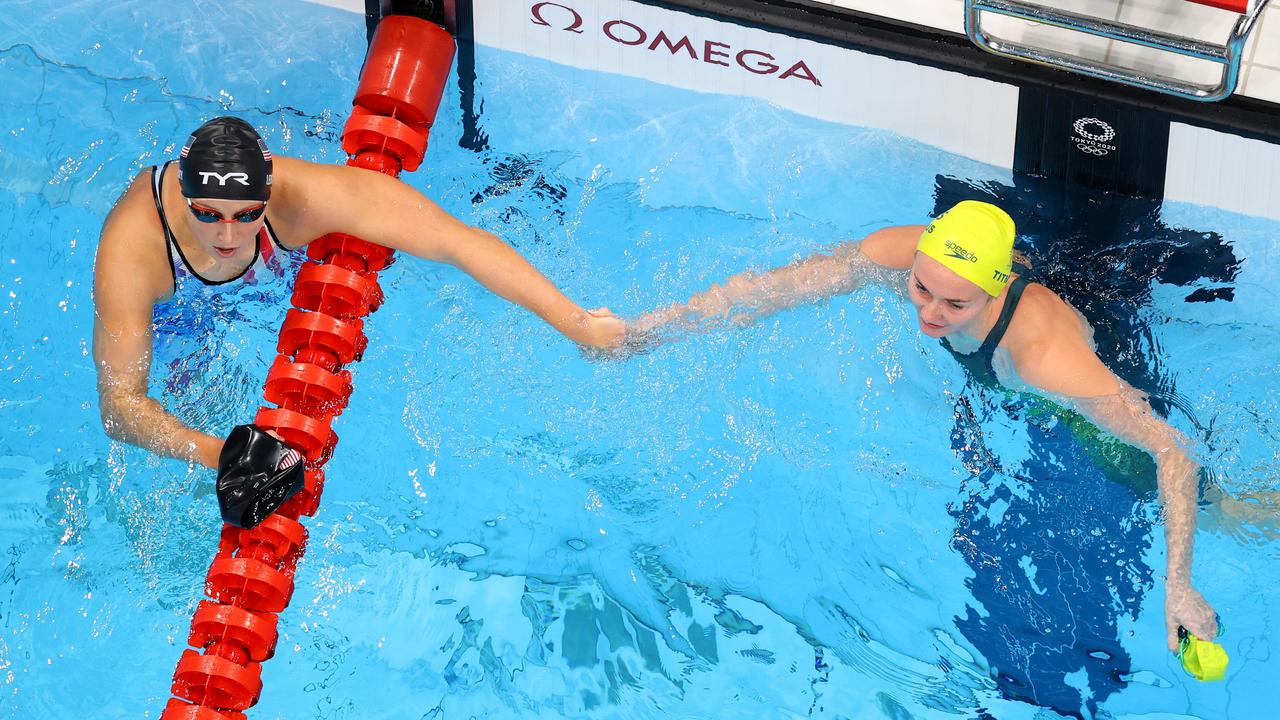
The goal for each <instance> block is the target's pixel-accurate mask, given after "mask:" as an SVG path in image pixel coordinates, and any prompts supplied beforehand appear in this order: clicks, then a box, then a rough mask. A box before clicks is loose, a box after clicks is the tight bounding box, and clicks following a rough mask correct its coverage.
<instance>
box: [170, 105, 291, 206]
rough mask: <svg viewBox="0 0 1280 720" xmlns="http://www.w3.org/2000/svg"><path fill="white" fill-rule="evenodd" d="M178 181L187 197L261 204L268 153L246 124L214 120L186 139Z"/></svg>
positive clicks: (267, 182)
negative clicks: (247, 201) (256, 201)
mask: <svg viewBox="0 0 1280 720" xmlns="http://www.w3.org/2000/svg"><path fill="white" fill-rule="evenodd" d="M178 181H179V182H180V183H182V194H183V195H184V196H186V197H189V198H217V199H219V200H262V201H264V202H265V201H266V200H267V199H268V198H270V197H271V151H269V150H267V144H266V143H264V142H263V141H262V137H261V136H259V135H258V132H257V131H256V130H254V129H253V127H251V126H250V125H249V123H247V122H245V121H243V120H241V119H240V118H234V117H230V116H223V117H217V118H214V119H212V120H210V121H209V122H207V123H205V124H203V125H201V126H200V127H199V128H198V129H196V131H195V132H193V133H191V137H190V138H187V144H186V145H184V146H183V148H182V157H181V159H179V161H178Z"/></svg>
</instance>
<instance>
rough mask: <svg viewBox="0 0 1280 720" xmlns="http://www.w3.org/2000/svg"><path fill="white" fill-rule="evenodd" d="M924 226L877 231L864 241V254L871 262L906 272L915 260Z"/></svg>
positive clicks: (898, 227) (900, 226) (897, 227)
mask: <svg viewBox="0 0 1280 720" xmlns="http://www.w3.org/2000/svg"><path fill="white" fill-rule="evenodd" d="M922 233H924V226H923V225H898V226H895V227H888V228H884V229H883V230H877V231H875V232H873V233H871V234H870V235H868V236H867V237H866V238H864V239H863V241H862V244H861V249H862V254H863V255H865V256H866V257H867V259H869V260H871V262H873V263H875V264H877V265H881V266H883V267H887V268H892V269H894V270H906V269H907V268H909V267H911V263H912V262H913V261H914V260H915V256H916V245H918V244H919V242H920V235H921V234H922Z"/></svg>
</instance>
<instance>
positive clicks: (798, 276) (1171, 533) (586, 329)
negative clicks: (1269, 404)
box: [93, 117, 1217, 650]
mask: <svg viewBox="0 0 1280 720" xmlns="http://www.w3.org/2000/svg"><path fill="white" fill-rule="evenodd" d="M329 233H345V234H348V235H353V236H356V237H359V238H362V239H364V240H367V241H369V242H373V243H377V244H379V245H383V246H386V247H388V248H391V249H393V250H397V251H401V252H404V253H407V254H410V255H413V256H416V257H419V258H422V259H424V260H430V261H435V262H442V263H447V264H449V265H453V266H454V267H457V268H458V269H460V270H462V271H463V272H465V273H467V274H468V275H470V276H471V277H473V278H474V279H475V280H476V281H477V282H479V283H480V284H481V285H483V286H484V287H485V288H487V289H488V290H489V291H491V292H492V293H494V294H496V295H498V296H500V297H502V298H504V299H506V300H508V301H510V302H513V303H515V304H518V305H520V306H521V307H524V308H526V309H527V310H529V311H530V312H532V313H534V314H535V315H537V316H538V317H540V318H542V319H543V320H544V321H545V322H547V323H548V324H550V325H551V326H552V327H554V328H555V329H556V330H557V331H559V332H560V333H561V334H562V335H564V336H565V337H567V338H568V339H570V340H572V341H573V342H575V343H577V344H579V345H580V346H583V347H586V348H595V349H599V350H602V351H605V353H606V354H607V355H610V356H614V357H622V356H625V355H626V354H627V353H628V352H630V351H634V350H636V349H640V348H647V347H652V346H653V345H654V344H656V343H659V342H670V341H674V340H677V339H678V338H679V337H680V336H681V335H682V334H684V333H687V332H690V331H699V330H705V329H708V328H714V327H717V326H719V325H722V324H725V323H730V324H745V323H749V322H752V321H754V320H755V319H758V318H761V317H764V316H767V315H770V314H772V313H776V312H780V311H784V310H786V309H789V308H793V307H797V306H799V305H803V304H808V303H818V302H821V301H823V300H825V299H827V298H830V297H833V296H836V295H841V294H846V293H853V292H857V291H858V290H859V289H860V288H862V287H865V286H868V285H871V284H875V283H880V284H889V285H890V286H892V287H894V288H895V289H897V290H898V291H899V292H900V293H901V294H902V295H904V296H905V301H907V302H910V303H911V304H912V305H913V306H914V307H915V309H916V315H917V320H918V324H919V330H920V332H921V333H922V334H923V335H925V336H926V337H930V338H938V339H939V340H940V341H941V343H942V344H943V346H944V347H945V348H946V349H947V350H948V351H949V352H951V353H952V354H954V355H955V356H956V357H957V359H958V360H959V361H960V362H961V363H962V364H964V366H965V367H966V369H967V370H968V371H969V372H970V373H971V374H972V375H973V376H974V377H975V379H977V380H979V381H980V382H984V383H989V384H992V385H1004V386H1007V387H1011V388H1014V389H1019V390H1027V391H1030V392H1034V393H1038V394H1041V395H1043V396H1045V397H1047V398H1049V399H1051V400H1055V401H1058V402H1062V403H1066V404H1070V405H1071V406H1072V407H1074V408H1075V409H1077V410H1079V411H1080V412H1081V413H1082V414H1083V415H1084V416H1085V417H1086V418H1088V419H1089V420H1090V421H1091V422H1093V423H1094V424H1095V425H1097V426H1098V427H1100V428H1101V429H1103V430H1106V431H1107V432H1109V433H1111V434H1113V435H1115V436H1116V437H1117V438H1119V439H1121V440H1122V441H1124V442H1126V443H1129V444H1130V445H1133V446H1134V447H1136V448H1139V449H1141V450H1143V451H1145V452H1148V453H1150V454H1151V455H1152V457H1153V458H1154V459H1155V463H1156V469H1157V485H1158V489H1159V497H1160V502H1161V504H1162V507H1163V512H1164V517H1165V537H1166V541H1167V546H1168V558H1167V568H1166V591H1167V592H1166V601H1165V612H1164V615H1165V626H1166V634H1167V638H1168V644H1169V648H1170V649H1171V650H1172V649H1175V648H1176V647H1177V644H1178V629H1179V628H1180V627H1183V628H1186V630H1188V631H1190V632H1191V633H1192V634H1193V635H1195V636H1197V637H1199V638H1204V639H1207V640H1212V639H1213V638H1214V637H1215V636H1216V634H1217V622H1216V619H1215V614H1214V611H1213V608H1212V607H1211V606H1210V605H1209V604H1208V602H1206V601H1205V599H1204V598H1203V596H1202V595H1201V594H1200V593H1199V592H1198V591H1197V590H1196V589H1195V588H1194V587H1193V585H1192V580H1191V558H1192V549H1193V542H1194V534H1195V512H1196V499H1197V491H1198V478H1199V474H1200V468H1199V466H1198V464H1197V463H1196V462H1195V461H1194V460H1193V459H1192V458H1191V456H1190V454H1189V452H1188V450H1187V443H1186V441H1185V439H1184V438H1183V437H1182V436H1181V435H1180V434H1179V433H1178V432H1177V431H1176V430H1174V429H1173V428H1172V427H1171V426H1170V425H1169V424H1168V423H1167V422H1165V421H1164V420H1163V419H1161V418H1160V417H1158V416H1157V415H1156V413H1155V412H1154V411H1153V410H1152V408H1151V406H1150V404H1149V403H1148V402H1147V400H1146V398H1145V397H1144V396H1143V395H1142V394H1141V393H1140V392H1138V391H1137V390H1135V389H1134V388H1132V387H1131V386H1129V385H1128V384H1126V383H1125V382H1124V381H1122V380H1121V379H1119V378H1118V377H1117V376H1116V375H1115V374H1114V373H1113V372H1112V371H1111V370H1110V369H1109V368H1108V367H1107V366H1106V365H1105V364H1104V363H1103V362H1102V360H1101V359H1099V357H1098V356H1097V354H1096V353H1095V352H1094V350H1093V347H1092V346H1091V341H1090V339H1091V336H1092V334H1091V331H1090V328H1089V326H1088V323H1087V322H1086V321H1085V319H1084V318H1083V317H1082V316H1081V315H1080V313H1078V312H1077V311H1076V310H1075V309H1074V308H1073V307H1071V305H1070V304H1068V303H1067V302H1066V301H1064V300H1063V299H1062V298H1061V297H1059V296H1058V295H1057V294H1056V293H1054V292H1053V291H1052V290H1050V289H1049V288H1047V287H1045V286H1043V285H1040V284H1037V283H1034V282H1031V281H1029V280H1028V278H1027V277H1026V274H1025V272H1022V271H1020V268H1018V267H1015V266H1014V263H1013V261H1014V240H1015V237H1016V231H1015V227H1014V221H1013V219H1012V218H1011V217H1010V216H1009V215H1008V214H1007V213H1006V212H1005V211H1004V210H1002V209H1000V208H998V207H996V206H994V205H991V204H988V203H983V202H978V201H965V202H961V203H959V204H958V205H956V206H955V207H953V208H951V209H950V210H948V211H947V212H946V213H944V214H942V215H941V216H939V217H938V218H936V219H935V220H934V221H933V222H932V223H930V224H927V225H905V226H897V227H889V228H885V229H882V230H878V231H876V232H874V233H872V234H870V235H869V236H867V237H866V238H864V239H862V240H860V241H850V242H844V243H841V244H838V245H836V246H835V247H833V248H832V249H831V250H830V251H829V252H826V253H819V254H815V255H813V256H811V257H808V258H805V259H802V260H800V261H797V262H794V263H791V264H789V265H786V266H783V267H779V268H775V269H772V270H769V271H766V272H761V273H743V274H740V275H736V276H734V277H732V278H729V279H727V280H726V281H724V282H723V283H722V284H719V285H714V286H712V287H711V288H709V289H708V290H706V291H705V292H701V293H698V294H695V295H694V296H692V297H691V298H689V300H688V301H687V302H684V303H680V304H676V305H672V306H670V307H666V308H660V309H657V310H654V311H652V312H649V313H646V314H644V315H641V316H640V317H638V318H635V319H634V320H633V321H632V322H630V323H625V322H624V321H623V320H622V319H621V318H619V317H617V316H616V315H614V314H613V313H612V312H610V311H609V310H608V309H606V308H599V309H594V310H586V309H584V308H582V307H581V306H579V305H578V304H577V303H575V302H574V301H573V300H571V299H570V298H568V297H567V296H566V295H565V294H564V293H562V292H561V291H560V290H559V289H558V288H557V287H556V285H555V284H554V283H552V282H551V281H550V280H549V279H547V278H546V277H545V276H543V275H542V274H541V273H540V272H539V271H538V270H537V269H536V268H534V267H533V266H532V265H531V264H530V263H529V262H528V261H526V260H525V259H524V258H523V257H521V255H520V254H519V253H518V252H517V251H515V250H514V249H513V248H511V247H510V246H509V245H507V244H506V243H505V242H503V241H502V240H501V239H499V238H497V237H496V236H494V235H493V234H491V233H489V232H486V231H484V230H481V229H478V228H475V227H471V226H468V225H466V224H465V223H463V222H462V221H460V220H458V219H457V218H455V217H454V216H452V215H450V214H449V213H447V212H445V211H444V210H443V209H441V208H440V207H439V206H438V205H437V204H436V203H434V202H433V201H432V200H430V199H429V198H427V197H426V196H425V195H423V194H422V193H420V192H419V191H417V190H415V189H413V188H412V187H410V186H409V185H407V184H405V183H402V182H399V181H397V180H394V179H392V178H390V177H387V176H385V175H382V174H380V173H377V172H374V171H370V170H363V169H359V168H352V167H344V166H332V165H322V164H317V163H312V162H307V161H304V160H300V159H293V158H285V157H278V156H276V157H273V156H272V155H271V153H270V151H269V150H268V149H267V147H266V144H265V143H264V142H263V140H262V138H261V137H260V136H259V135H258V133H257V132H256V131H255V130H254V129H253V128H252V127H251V126H250V125H249V124H248V123H245V122H244V121H242V120H239V119H237V118H233V117H219V118H215V119H213V120H210V121H209V122H207V123H205V124H204V125H201V126H200V127H199V128H198V129H196V131H195V132H194V133H192V134H191V136H190V137H189V139H188V140H187V142H186V143H185V145H184V147H183V150H182V152H181V156H180V157H179V158H178V159H176V160H171V161H169V162H167V163H165V164H163V165H160V166H153V167H151V168H149V169H147V170H144V171H143V172H142V173H140V174H139V175H138V176H137V177H135V178H134V179H133V181H132V182H131V183H130V184H129V186H128V187H127V189H126V190H125V191H124V193H123V194H122V195H121V196H120V198H119V200H118V201H117V202H116V205H115V207H114V208H113V210H112V211H111V213H110V214H109V215H108V217H107V218H106V221H105V223H104V225H103V229H102V235H101V240H100V243H99V246H98V251H97V259H96V263H95V267H94V331H93V357H94V362H95V366H96V369H97V376H98V392H99V403H100V411H101V417H102V423H103V427H104V429H105V430H106V432H107V434H108V435H109V436H110V437H112V438H114V439H116V440H120V441H123V442H127V443H131V444H134V445H137V446H140V447H142V448H145V449H147V450H149V451H151V452H154V453H156V454H159V455H164V456H169V457H174V458H179V459H182V460H185V461H188V462H192V463H198V464H200V465H204V466H207V467H210V468H214V469H217V470H219V473H218V484H217V489H218V497H219V503H220V506H221V508H222V511H223V517H224V519H225V520H227V521H228V522H232V523H233V524H241V525H251V524H252V523H253V522H255V521H257V520H260V519H261V518H262V517H264V516H265V515H266V514H269V513H270V512H271V511H273V510H274V509H275V508H276V507H278V506H279V504H280V503H282V502H283V501H284V500H285V498H286V497H287V491H288V489H289V488H292V487H296V484H297V482H298V478H299V477H300V476H301V472H302V465H303V460H302V458H301V456H300V455H299V454H298V453H297V452H296V451H295V450H293V449H292V448H289V447H288V446H287V445H286V444H285V443H283V442H282V441H280V440H279V439H278V438H276V437H274V436H272V435H271V434H269V433H266V432H263V431H262V430H261V429H259V428H257V427H255V426H253V425H242V426H237V428H235V429H234V430H233V431H232V432H231V435H230V436H229V437H228V438H225V439H223V438H218V437H214V436H212V435H209V434H208V433H205V432H201V431H199V430H196V429H194V428H192V427H190V426H189V425H187V424H186V423H184V422H183V421H182V420H180V419H179V418H177V417H176V416H175V415H173V414H172V413H171V412H170V411H168V410H167V409H166V408H165V407H164V406H163V405H161V403H160V402H159V401H157V400H156V399H154V398H152V397H150V396H149V395H148V389H147V388H148V379H149V375H150V367H151V353H152V346H153V330H154V329H153V313H154V312H155V311H156V309H157V308H158V307H161V306H163V305H165V304H167V303H175V302H183V303H218V302H227V301H229V300H228V298H227V297H226V296H225V295H224V293H225V290H226V289H228V288H233V287H236V286H243V285H244V284H245V283H269V282H288V281H289V280H290V278H284V277H282V275H283V272H282V270H281V268H282V267H283V266H284V265H283V264H282V263H279V262H274V263H273V262H269V260H270V259H271V258H272V257H274V256H276V255H278V254H282V253H292V252H296V251H298V250H300V249H302V248H304V247H305V245H306V244H307V243H308V242H309V241H310V240H311V239H313V238H317V237H320V236H322V235H326V234H329Z"/></svg>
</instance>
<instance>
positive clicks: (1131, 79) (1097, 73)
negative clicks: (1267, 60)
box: [964, 0, 1270, 102]
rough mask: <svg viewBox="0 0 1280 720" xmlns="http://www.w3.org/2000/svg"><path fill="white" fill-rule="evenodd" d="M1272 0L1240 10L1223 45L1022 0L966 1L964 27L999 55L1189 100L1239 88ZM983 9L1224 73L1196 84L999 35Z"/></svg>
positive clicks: (1208, 98)
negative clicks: (1248, 49) (985, 23)
mask: <svg viewBox="0 0 1280 720" xmlns="http://www.w3.org/2000/svg"><path fill="white" fill-rule="evenodd" d="M1268 2H1270V0H1261V2H1259V3H1258V4H1257V5H1256V6H1255V7H1254V8H1253V9H1252V10H1251V11H1250V12H1248V13H1246V14H1243V15H1241V16H1240V18H1239V19H1238V20H1237V21H1236V24H1235V27H1234V28H1232V30H1231V35H1230V37H1228V38H1227V41H1226V42H1225V43H1223V44H1221V45H1219V44H1216V43H1211V42H1204V41H1201V40H1196V39H1193V38H1189V37H1184V36H1182V35H1175V34H1172V33H1166V32H1161V31H1159V30H1153V29H1150V28H1142V27H1137V26H1135V25H1129V24H1126V23H1122V22H1115V21H1110V20H1103V19H1101V18H1096V17H1090V16H1088V15H1081V14H1079V13H1073V12H1069V11H1067V10H1057V9H1054V8H1048V7H1044V6H1042V5H1034V4H1031V3H1026V2H1019V0H965V3H964V4H965V22H964V26H965V32H966V33H968V35H969V39H970V40H972V41H973V42H974V44H975V45H977V46H978V47H980V48H982V49H983V50H987V51H988V52H992V53H995V54H996V55H1002V56H1005V57H1011V58H1016V59H1019V60H1026V61H1029V62H1034V63H1038V64H1041V65H1049V66H1052V67H1059V68H1064V69H1067V70H1071V71H1073V72H1076V73H1080V74H1082V75H1088V76H1091V77H1097V78H1102V79H1104V80H1113V81H1115V82H1120V83H1125V84H1126V85H1133V86H1136V87H1141V88H1146V89H1149V90H1157V91H1159V92H1163V93H1168V94H1170V95H1177V96H1179V97H1185V98H1189V99H1191V100H1199V101H1202V102H1216V101H1218V100H1222V99H1223V98H1226V97H1229V96H1230V95H1231V94H1232V93H1233V92H1235V90H1236V84H1237V83H1238V82H1239V80H1240V59H1241V56H1242V55H1243V51H1244V44H1245V41H1247V40H1248V39H1249V33H1250V32H1252V30H1253V28H1254V26H1255V25H1256V24H1257V21H1258V17H1259V16H1260V15H1261V14H1262V10H1263V8H1265V7H1266V6H1267V3H1268ZM983 13H994V14H997V15H1006V16H1009V17H1014V18H1020V19H1022V20H1029V21H1031V22H1034V23H1041V24H1045V25H1053V26H1055V27H1060V28H1063V29H1066V30H1074V31H1076V32H1081V33H1085V34H1087V35H1094V36H1097V37H1102V38H1107V39H1109V40H1119V41H1121V42H1126V43H1130V44H1133V45H1140V46H1143V47H1149V48H1155V49H1156V50H1163V51H1165V52H1169V53H1173V54H1176V55H1182V56H1184V57H1190V58H1195V59H1197V60H1206V61H1209V62H1213V63H1218V64H1220V65H1222V66H1223V69H1222V74H1221V76H1220V78H1219V80H1218V82H1216V83H1198V82H1192V81H1189V80H1182V79H1179V78H1176V77H1173V76H1171V75H1162V74H1160V73H1146V72H1143V71H1141V70H1138V69H1136V68H1130V67H1125V66H1123V65H1117V64H1114V63H1110V62H1107V61H1105V60H1090V59H1088V58H1084V57H1080V56H1078V55H1072V54H1070V53H1066V52H1061V51H1057V50H1050V49H1048V48H1042V47H1037V46H1035V45H1031V44H1028V43H1023V42H1017V41H1014V40H1008V39H1005V38H1000V37H996V36H994V35H991V34H989V33H988V32H987V31H986V30H985V29H984V28H983V27H982V15H983Z"/></svg>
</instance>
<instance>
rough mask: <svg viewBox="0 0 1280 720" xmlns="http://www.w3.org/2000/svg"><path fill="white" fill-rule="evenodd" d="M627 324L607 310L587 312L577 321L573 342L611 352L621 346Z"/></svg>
mask: <svg viewBox="0 0 1280 720" xmlns="http://www.w3.org/2000/svg"><path fill="white" fill-rule="evenodd" d="M626 334H627V324H626V322H624V321H623V320H622V318H620V317H618V316H617V315H614V314H613V311H611V310H610V309H609V308H606V307H602V308H596V309H594V310H588V311H587V313H586V315H585V316H583V317H582V319H581V320H580V321H579V327H578V331H577V332H576V333H574V338H573V340H574V341H575V342H577V343H578V344H579V345H583V346H585V347H587V348H592V349H595V350H604V351H613V350H616V349H617V348H619V347H621V346H622V341H623V338H624V337H626Z"/></svg>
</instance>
